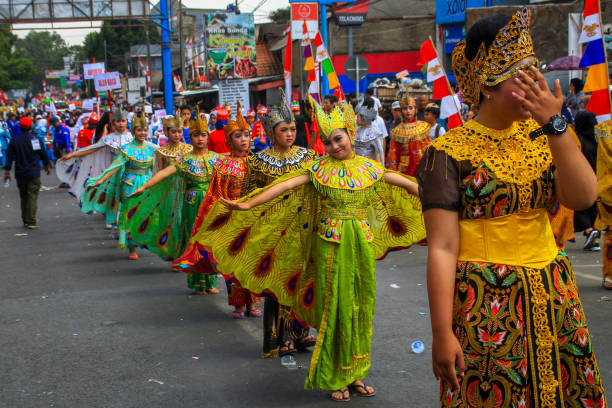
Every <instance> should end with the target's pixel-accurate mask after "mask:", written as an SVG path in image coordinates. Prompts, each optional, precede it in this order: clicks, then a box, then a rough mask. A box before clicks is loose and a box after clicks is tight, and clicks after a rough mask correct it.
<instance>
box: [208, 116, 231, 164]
mask: <svg viewBox="0 0 612 408" xmlns="http://www.w3.org/2000/svg"><path fill="white" fill-rule="evenodd" d="M227 119H228V111H227V110H225V109H217V123H215V129H216V130H214V131H213V132H211V133H210V136H209V137H208V150H210V151H213V152H215V153H219V154H223V155H228V154H229V153H230V149H229V147H227V144H225V132H223V126H225V125H227Z"/></svg>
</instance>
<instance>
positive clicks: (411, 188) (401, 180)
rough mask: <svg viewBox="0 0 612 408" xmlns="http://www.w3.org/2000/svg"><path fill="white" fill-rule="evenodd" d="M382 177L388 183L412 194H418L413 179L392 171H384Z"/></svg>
mask: <svg viewBox="0 0 612 408" xmlns="http://www.w3.org/2000/svg"><path fill="white" fill-rule="evenodd" d="M384 177H385V181H386V182H387V183H388V184H392V185H394V186H398V187H401V188H403V189H405V190H406V191H407V192H408V193H410V194H412V195H414V196H418V195H419V185H418V184H417V183H415V182H414V181H412V180H410V179H408V178H406V177H404V176H400V175H399V174H397V173H394V172H392V171H386V172H385V175H384Z"/></svg>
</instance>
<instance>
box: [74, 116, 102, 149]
mask: <svg viewBox="0 0 612 408" xmlns="http://www.w3.org/2000/svg"><path fill="white" fill-rule="evenodd" d="M83 122H84V124H85V127H84V128H83V129H81V130H79V133H78V134H77V149H82V148H84V147H87V146H90V145H91V144H92V143H93V137H94V133H95V132H96V125H97V124H98V114H97V113H95V112H93V113H92V114H91V115H89V119H87V120H85V121H83Z"/></svg>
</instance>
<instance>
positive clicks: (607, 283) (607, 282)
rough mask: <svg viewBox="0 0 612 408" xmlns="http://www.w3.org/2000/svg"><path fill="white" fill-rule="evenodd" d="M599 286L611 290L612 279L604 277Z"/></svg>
mask: <svg viewBox="0 0 612 408" xmlns="http://www.w3.org/2000/svg"><path fill="white" fill-rule="evenodd" d="M601 287H602V288H604V289H608V290H612V279H610V278H604V279H603V281H602V282H601Z"/></svg>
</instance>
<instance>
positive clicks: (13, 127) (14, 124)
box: [6, 113, 19, 137]
mask: <svg viewBox="0 0 612 408" xmlns="http://www.w3.org/2000/svg"><path fill="white" fill-rule="evenodd" d="M6 125H7V126H8V130H9V132H11V136H12V137H15V136H17V135H18V134H19V122H18V121H17V115H15V114H14V113H11V114H10V115H9V120H8V121H7V122H6Z"/></svg>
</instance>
